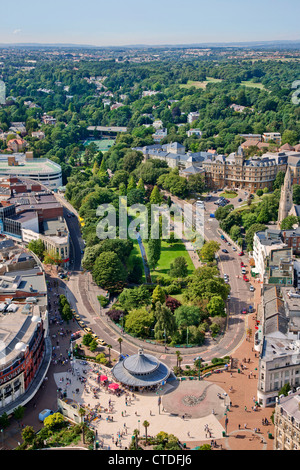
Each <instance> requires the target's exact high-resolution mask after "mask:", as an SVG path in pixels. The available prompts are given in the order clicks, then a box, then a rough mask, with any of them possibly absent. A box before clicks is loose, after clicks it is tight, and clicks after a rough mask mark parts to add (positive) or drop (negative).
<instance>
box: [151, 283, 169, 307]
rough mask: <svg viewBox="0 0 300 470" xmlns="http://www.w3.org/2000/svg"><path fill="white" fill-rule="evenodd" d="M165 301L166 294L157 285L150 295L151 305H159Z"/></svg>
mask: <svg viewBox="0 0 300 470" xmlns="http://www.w3.org/2000/svg"><path fill="white" fill-rule="evenodd" d="M165 300H166V294H165V291H164V289H163V288H162V287H161V286H160V285H157V286H156V287H155V289H154V290H153V293H152V304H153V305H154V306H155V304H156V302H160V303H161V304H163V303H164V302H165Z"/></svg>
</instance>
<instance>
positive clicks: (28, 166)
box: [0, 153, 61, 178]
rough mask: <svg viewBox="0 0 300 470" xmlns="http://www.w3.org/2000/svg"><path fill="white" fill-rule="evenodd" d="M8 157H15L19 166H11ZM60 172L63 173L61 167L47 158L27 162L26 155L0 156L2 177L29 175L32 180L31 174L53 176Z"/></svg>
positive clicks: (0, 173)
mask: <svg viewBox="0 0 300 470" xmlns="http://www.w3.org/2000/svg"><path fill="white" fill-rule="evenodd" d="M8 157H15V159H16V162H17V163H18V165H17V166H16V165H15V166H9V165H8ZM58 171H61V167H60V165H58V164H57V163H55V162H52V161H51V160H48V159H47V158H33V159H31V160H26V155H25V154H24V153H15V154H0V175H2V176H6V175H10V174H18V173H20V174H22V175H23V176H26V175H28V177H29V178H30V176H31V174H34V175H36V174H41V175H42V174H51V173H57V172H58Z"/></svg>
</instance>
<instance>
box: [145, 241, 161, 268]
mask: <svg viewBox="0 0 300 470" xmlns="http://www.w3.org/2000/svg"><path fill="white" fill-rule="evenodd" d="M160 254H161V239H160V238H151V239H150V240H149V241H148V263H149V266H150V268H151V269H154V270H155V268H156V266H157V264H158V262H159V259H160Z"/></svg>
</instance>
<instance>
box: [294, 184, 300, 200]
mask: <svg viewBox="0 0 300 470" xmlns="http://www.w3.org/2000/svg"><path fill="white" fill-rule="evenodd" d="M293 203H294V204H296V205H298V204H300V184H294V185H293Z"/></svg>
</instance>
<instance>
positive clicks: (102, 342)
mask: <svg viewBox="0 0 300 470" xmlns="http://www.w3.org/2000/svg"><path fill="white" fill-rule="evenodd" d="M96 341H97V343H99V344H101V346H106V342H105V341H104V340H103V339H101V338H98V339H97V340H96Z"/></svg>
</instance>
